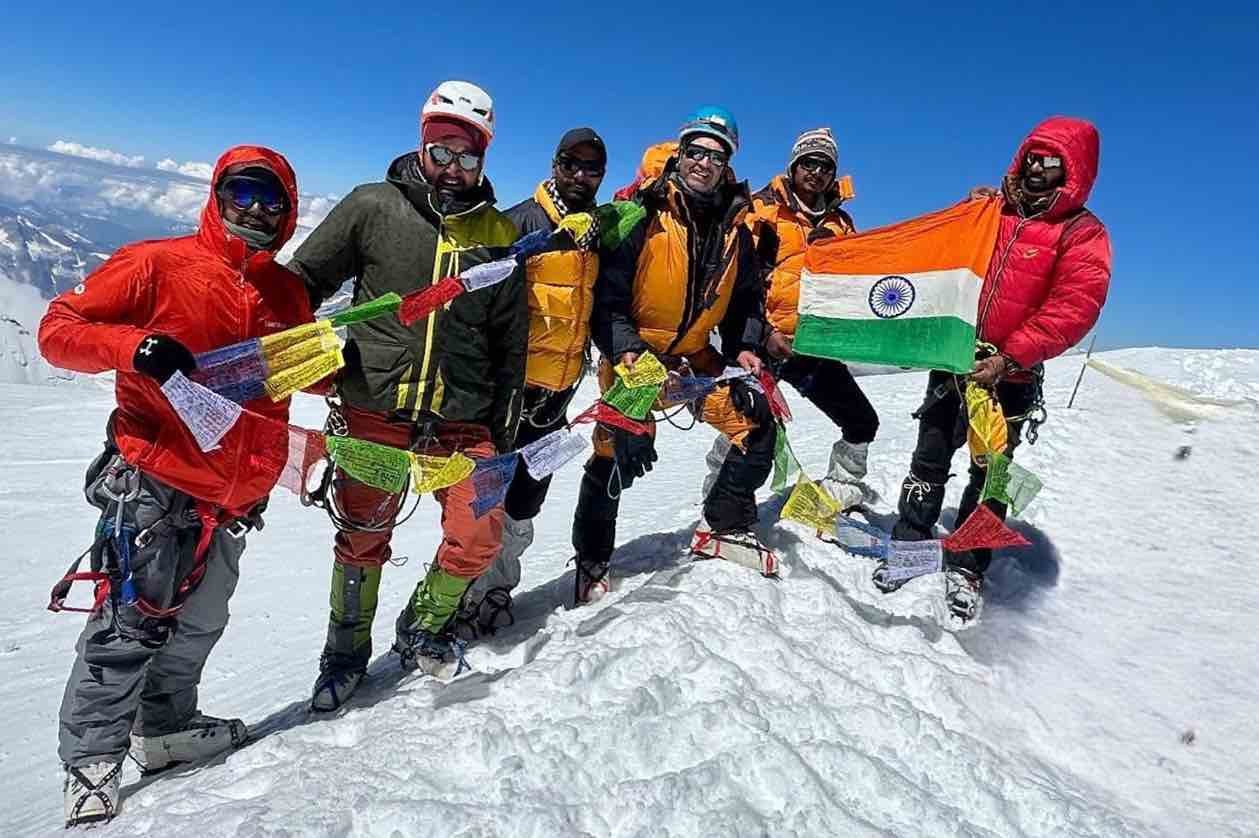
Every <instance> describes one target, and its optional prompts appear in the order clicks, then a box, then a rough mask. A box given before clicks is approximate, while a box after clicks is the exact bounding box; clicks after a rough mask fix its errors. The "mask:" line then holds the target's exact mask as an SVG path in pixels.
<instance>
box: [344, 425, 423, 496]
mask: <svg viewBox="0 0 1259 838" xmlns="http://www.w3.org/2000/svg"><path fill="white" fill-rule="evenodd" d="M327 446H328V456H329V457H331V458H332V462H334V463H335V464H336V466H337V468H339V469H341V470H342V471H344V472H345V473H346V474H348V475H349V476H350V477H352V478H354V479H355V480H357V481H358V482H360V483H365V484H367V485H368V486H371V487H372V488H374V489H380V490H381V491H382V492H391V493H396V492H401V491H402V489H403V487H405V486H406V485H407V480H408V479H409V478H410V477H411V458H410V457H409V456H408V454H407V452H406V451H403V450H402V449H401V448H392V447H390V446H388V445H378V444H377V443H375V442H368V441H367V440H365V439H354V438H353V437H348V436H329V437H327Z"/></svg>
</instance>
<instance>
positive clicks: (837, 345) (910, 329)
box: [792, 314, 975, 373]
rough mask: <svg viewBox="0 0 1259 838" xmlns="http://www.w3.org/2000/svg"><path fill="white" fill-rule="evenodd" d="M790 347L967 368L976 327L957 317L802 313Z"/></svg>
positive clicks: (839, 356)
mask: <svg viewBox="0 0 1259 838" xmlns="http://www.w3.org/2000/svg"><path fill="white" fill-rule="evenodd" d="M792 349H793V351H794V352H796V353H797V354H800V355H813V356H816V357H818V358H831V359H833V360H836V361H857V362H862V363H868V364H887V365H889V366H896V367H913V368H916V369H927V370H946V371H948V372H956V373H966V372H970V370H971V367H973V366H974V363H975V327H974V326H972V325H970V324H968V323H965V322H963V321H961V320H959V319H958V318H956V317H905V318H895V319H894V318H888V319H879V320H874V319H871V320H832V319H828V318H825V317H815V316H813V315H809V314H802V315H801V316H800V325H799V327H798V328H797V329H796V339H795V343H794V344H793V345H792Z"/></svg>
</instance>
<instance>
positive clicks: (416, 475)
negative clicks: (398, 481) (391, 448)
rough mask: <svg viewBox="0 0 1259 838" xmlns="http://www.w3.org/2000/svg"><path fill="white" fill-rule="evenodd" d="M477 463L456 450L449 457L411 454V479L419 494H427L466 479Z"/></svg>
mask: <svg viewBox="0 0 1259 838" xmlns="http://www.w3.org/2000/svg"><path fill="white" fill-rule="evenodd" d="M475 470H476V463H475V462H473V460H472V459H471V458H469V457H468V456H467V455H465V454H461V453H459V452H458V451H456V452H455V453H454V454H451V455H450V456H449V457H432V456H429V455H428V454H411V480H412V483H413V485H414V487H415V493H416V494H417V495H427V494H432V493H433V492H436V491H438V490H439V489H445V488H447V487H449V486H453V485H455V484H456V483H458V482H460V481H462V480H466V479H467V478H468V476H469V475H471V474H472V472H473V471H475Z"/></svg>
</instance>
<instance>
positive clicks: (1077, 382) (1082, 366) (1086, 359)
mask: <svg viewBox="0 0 1259 838" xmlns="http://www.w3.org/2000/svg"><path fill="white" fill-rule="evenodd" d="M1095 343H1097V332H1094V333H1093V339H1092V340H1091V341H1089V348H1088V351H1087V352H1085V353H1084V363H1083V364H1080V374H1079V375H1078V376H1076V379H1075V387H1073V388H1072V389H1071V400H1070V401H1069V402H1067V410H1070V409H1071V406H1072V405H1073V404H1075V394H1076V393H1078V392H1079V390H1080V382H1081V381H1083V380H1084V370H1085V369H1087V368H1088V365H1089V358H1090V357H1091V356H1092V355H1093V344H1095Z"/></svg>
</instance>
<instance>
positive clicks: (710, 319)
mask: <svg viewBox="0 0 1259 838" xmlns="http://www.w3.org/2000/svg"><path fill="white" fill-rule="evenodd" d="M675 170H676V160H675V159H671V160H670V161H669V163H668V165H667V166H666V168H665V171H664V173H663V174H662V175H661V176H660V177H659V178H657V179H655V180H652V181H648V182H646V183H644V184H643V185H642V186H641V187H640V188H639V190H638V192H637V194H636V199H637V200H638V201H639V203H641V204H642V206H643V208H644V209H645V210H646V211H647V215H646V218H645V219H644V220H643V221H641V222H639V224H638V226H637V227H635V228H634V230H633V231H632V232H631V233H630V234H629V235H628V236H626V237H625V239H624V241H622V242H621V243H620V245H619V246H617V247H616V248H614V249H613V250H612V251H610V252H609V253H606V254H604V256H603V258H602V260H601V264H600V268H599V282H598V285H597V286H596V305H595V312H594V318H593V323H594V339H595V343H596V345H597V346H598V347H599V351H600V352H601V353H602V354H603V355H604V356H606V357H609V358H612V359H616V358H619V357H620V356H621V355H622V354H624V353H626V352H643V351H645V350H648V349H650V350H651V351H652V352H654V353H656V354H658V355H691V354H694V353H696V352H699V351H700V350H701V349H703V348H704V347H706V346H708V344H709V335H710V333H711V332H712V331H713V330H714V329H719V330H720V332H721V336H722V349H723V352H724V354H725V355H726V357H727V359H728V360H733V359H734V358H735V357H736V356H737V355H738V353H739V352H740V351H742V350H743V349H753V350H755V349H756V348H757V347H759V346H760V345H761V343H762V342H763V339H764V295H763V293H762V289H761V284H760V278H759V276H758V274H757V271H756V267H755V263H754V261H753V259H752V255H753V254H752V237H751V233H750V231H749V230H748V228H747V225H746V224H745V223H744V218H745V216H746V214H747V209H748V203H749V197H750V196H749V194H748V190H747V186H746V184H743V183H733V182H730V181H729V180H728V181H727V182H726V183H724V184H722V186H721V187H720V189H721V192H720V195H719V197H718V205H717V206H716V207H715V208H714V209H713V213H714V214H715V215H714V217H713V219H712V221H711V222H710V224H709V225H699V224H697V223H696V221H695V219H694V218H693V217H692V210H691V208H690V204H689V199H688V198H686V197H685V195H684V193H683V191H682V189H681V188H680V187H679V186H678V184H677V183H676V182H675V180H674V177H673V173H674V171H675ZM705 228H706V229H709V230H712V231H713V232H712V234H711V235H708V236H706V237H705V236H704V235H703V232H704V229H705Z"/></svg>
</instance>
